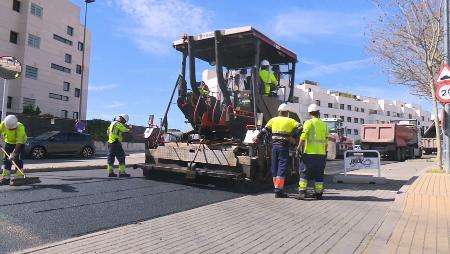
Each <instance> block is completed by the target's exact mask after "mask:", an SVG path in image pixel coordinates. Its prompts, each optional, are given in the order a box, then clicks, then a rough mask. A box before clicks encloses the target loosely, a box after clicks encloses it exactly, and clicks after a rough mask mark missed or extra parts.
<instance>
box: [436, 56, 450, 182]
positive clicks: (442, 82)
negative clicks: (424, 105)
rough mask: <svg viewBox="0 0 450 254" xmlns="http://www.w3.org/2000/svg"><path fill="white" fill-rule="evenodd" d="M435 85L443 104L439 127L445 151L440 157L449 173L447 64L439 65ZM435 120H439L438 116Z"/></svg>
mask: <svg viewBox="0 0 450 254" xmlns="http://www.w3.org/2000/svg"><path fill="white" fill-rule="evenodd" d="M435 85H437V88H436V99H437V100H438V101H439V102H440V103H442V104H444V112H443V114H442V119H441V120H442V127H441V128H442V130H443V132H444V135H443V137H442V138H443V148H444V149H443V151H445V152H444V153H443V154H442V155H443V156H442V158H443V165H444V167H445V171H446V172H447V173H450V119H449V117H448V116H449V114H450V67H449V66H448V65H447V64H443V65H442V66H441V69H440V70H439V74H438V77H437V79H436V82H435ZM437 120H439V118H438V119H437ZM438 142H440V141H438Z"/></svg>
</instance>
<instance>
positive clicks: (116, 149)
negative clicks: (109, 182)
mask: <svg viewBox="0 0 450 254" xmlns="http://www.w3.org/2000/svg"><path fill="white" fill-rule="evenodd" d="M116 158H117V161H119V165H125V152H124V151H123V148H122V143H120V142H119V141H114V142H113V143H108V165H114V161H115V159H116Z"/></svg>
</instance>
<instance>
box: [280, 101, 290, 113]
mask: <svg viewBox="0 0 450 254" xmlns="http://www.w3.org/2000/svg"><path fill="white" fill-rule="evenodd" d="M283 111H289V105H287V104H286V103H282V104H281V105H280V106H278V112H283Z"/></svg>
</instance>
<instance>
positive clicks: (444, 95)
mask: <svg viewBox="0 0 450 254" xmlns="http://www.w3.org/2000/svg"><path fill="white" fill-rule="evenodd" d="M436 99H437V100H438V101H439V102H441V103H450V81H446V82H441V83H440V84H439V86H438V87H437V89H436Z"/></svg>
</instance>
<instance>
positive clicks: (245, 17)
mask: <svg viewBox="0 0 450 254" xmlns="http://www.w3.org/2000/svg"><path fill="white" fill-rule="evenodd" d="M72 2H74V3H75V4H78V5H80V6H81V5H82V4H83V1H82V0H72ZM281 3H283V4H281ZM83 10H84V9H83ZM376 18H377V9H376V7H375V6H374V5H373V4H372V2H371V1H370V0H367V1H361V0H346V1H332V0H322V1H313V0H304V1H296V0H285V1H275V0H273V1H272V0H258V1H235V0H227V1H226V0H214V1H212V0H204V1H200V0H187V1H183V0H164V1H162V0H159V1H158V0H97V1H96V2H95V3H93V4H90V5H89V13H88V28H89V29H90V30H91V31H92V53H91V62H90V64H91V68H90V79H89V87H90V91H89V99H88V119H92V118H100V119H105V120H110V119H112V117H113V116H114V115H117V114H120V113H128V114H129V115H130V122H131V123H132V124H139V125H146V122H147V118H148V115H149V114H154V115H155V116H156V117H158V118H159V117H162V115H163V113H164V110H165V108H166V106H167V103H168V99H169V97H170V93H171V90H172V88H173V85H174V83H175V81H176V78H177V76H178V74H179V71H180V62H181V61H180V59H181V56H180V54H179V53H178V52H177V51H175V50H174V49H173V48H172V45H171V43H172V41H174V40H177V39H179V38H180V37H181V35H182V34H183V33H189V34H194V33H200V32H207V31H210V30H214V29H221V28H231V27H239V26H247V25H251V26H254V27H256V28H257V29H259V30H260V31H262V32H264V33H265V34H267V35H268V36H269V37H271V38H273V39H275V40H276V41H277V42H278V43H280V44H282V45H284V46H286V47H287V48H289V49H291V50H293V51H294V52H296V53H297V55H298V58H299V61H300V62H299V64H298V65H297V70H298V71H297V74H296V83H300V82H302V81H303V80H305V79H308V80H313V81H317V82H319V83H320V84H321V86H322V87H324V88H327V89H335V90H340V91H345V92H352V93H355V94H358V95H367V96H374V97H379V98H385V99H401V100H403V101H406V102H413V103H418V104H420V105H422V106H423V107H424V108H425V109H427V110H431V103H429V102H428V101H425V100H419V99H418V98H416V97H414V96H412V95H410V94H409V92H408V90H407V89H406V88H404V87H402V86H398V85H391V84H389V82H388V77H387V76H386V75H385V74H383V73H382V72H381V70H380V68H379V67H378V66H376V65H374V64H373V61H372V60H371V57H370V56H369V55H367V53H366V51H365V48H364V45H365V42H366V41H367V40H368V39H369V38H368V36H367V35H366V33H367V30H368V22H370V21H372V20H374V19H376ZM118 59H126V62H125V63H124V62H123V60H121V61H120V62H119V61H118ZM199 78H200V77H198V79H199ZM169 127H173V128H181V129H186V128H187V125H186V124H185V123H184V117H183V115H182V114H181V113H180V111H179V110H178V107H177V106H176V105H172V108H171V111H170V113H169Z"/></svg>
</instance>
